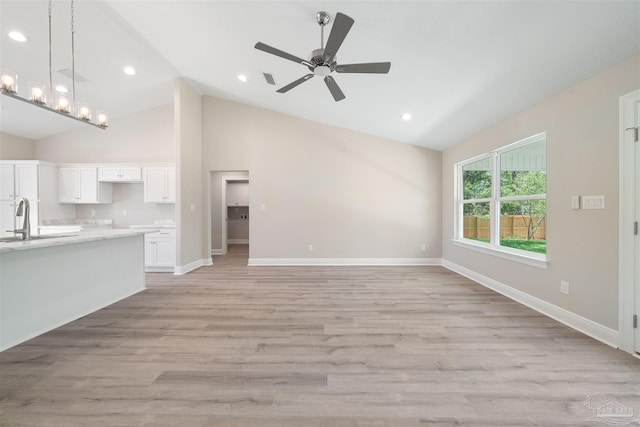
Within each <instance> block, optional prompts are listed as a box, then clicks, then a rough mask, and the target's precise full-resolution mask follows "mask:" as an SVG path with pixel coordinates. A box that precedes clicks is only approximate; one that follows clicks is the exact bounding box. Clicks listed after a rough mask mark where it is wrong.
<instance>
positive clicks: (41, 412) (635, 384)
mask: <svg viewBox="0 0 640 427" xmlns="http://www.w3.org/2000/svg"><path fill="white" fill-rule="evenodd" d="M247 256H248V253H247V250H246V246H243V245H231V246H230V253H229V254H228V255H225V256H220V257H215V259H214V265H213V266H210V267H203V268H200V269H198V270H196V271H194V272H192V273H190V274H188V275H185V276H173V275H170V274H159V273H152V274H148V275H147V286H148V289H147V290H146V291H144V292H142V293H139V294H137V295H134V296H132V297H130V298H127V299H126V300H123V301H120V302H118V303H116V304H114V305H112V306H109V307H107V308H105V309H103V310H100V311H98V312H95V313H93V314H91V315H89V316H86V317H84V318H81V319H79V320H77V321H75V322H72V323H70V324H68V325H65V326H63V327H61V328H58V329H55V330H53V331H51V332H49V333H46V334H44V335H41V336H40V337H37V338H35V339H32V340H30V341H28V342H26V343H23V344H21V345H18V346H16V347H14V348H12V349H9V350H7V351H5V352H2V353H0V425H1V426H67V427H68V426H145V427H151V426H154V427H168V426H201V427H211V426H225V427H241V426H242V427H253V426H260V427H269V426H278V427H289V426H292V427H293V426H295V427H300V426H309V427H316V426H318V427H319V426H322V427H327V426H329V427H331V426H335V427H359V426H367V427H368V426H380V427H385V426H387V427H417V426H459V425H465V426H478V427H480V426H492V427H496V426H513V427H517V426H582V425H585V426H586V425H594V422H593V421H590V420H589V418H590V417H592V416H593V415H594V412H593V411H594V410H593V408H592V407H589V404H588V402H587V399H588V396H589V395H590V394H592V393H602V395H603V396H606V398H608V399H610V400H612V401H615V402H616V403H618V404H620V405H622V406H624V407H626V408H629V409H632V410H633V412H634V413H635V414H636V418H637V416H638V415H640V360H638V359H635V358H634V357H632V356H630V355H628V354H626V353H624V352H621V351H619V350H616V349H613V348H610V347H608V346H606V345H604V344H601V343H599V342H596V341H594V340H593V339H591V338H589V337H586V336H584V335H582V334H581V333H579V332H576V331H574V330H572V329H569V328H567V327H565V326H563V325H561V324H559V323H557V322H556V321H554V320H552V319H549V318H547V317H544V316H542V315H540V314H538V313H536V312H533V311H532V310H530V309H528V308H527V307H524V306H522V305H520V304H517V303H515V302H513V301H511V300H508V299H507V298H505V297H503V296H501V295H499V294H496V293H495V292H492V291H490V290H488V289H486V288H484V287H482V286H480V285H478V284H476V283H474V282H472V281H470V280H469V279H466V278H464V277H462V276H459V275H457V274H455V273H453V272H451V271H449V270H446V269H444V268H441V267H409V266H408V267H251V268H250V267H247V266H246V262H247Z"/></svg>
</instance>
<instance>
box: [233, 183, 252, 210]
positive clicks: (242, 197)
mask: <svg viewBox="0 0 640 427" xmlns="http://www.w3.org/2000/svg"><path fill="white" fill-rule="evenodd" d="M236 192H237V197H238V206H249V184H237V189H236Z"/></svg>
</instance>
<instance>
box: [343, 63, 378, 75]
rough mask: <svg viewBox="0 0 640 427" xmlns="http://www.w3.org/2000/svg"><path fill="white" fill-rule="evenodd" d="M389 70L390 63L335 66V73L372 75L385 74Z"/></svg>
mask: <svg viewBox="0 0 640 427" xmlns="http://www.w3.org/2000/svg"><path fill="white" fill-rule="evenodd" d="M390 68H391V62H369V63H365V64H344V65H336V69H335V71H336V73H374V74H386V73H388V72H389V69H390Z"/></svg>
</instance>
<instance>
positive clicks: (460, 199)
mask: <svg viewBox="0 0 640 427" xmlns="http://www.w3.org/2000/svg"><path fill="white" fill-rule="evenodd" d="M546 139H547V135H546V132H541V133H539V134H536V135H533V136H530V137H529V138H525V139H523V140H520V141H517V142H514V143H512V144H509V145H506V146H504V147H501V148H498V149H496V150H493V151H490V152H488V153H483V154H481V155H479V156H475V157H473V158H470V159H467V160H464V161H462V162H459V163H456V165H455V166H454V183H455V184H454V185H455V209H454V215H455V219H454V227H455V230H454V239H453V243H454V244H455V245H457V246H462V247H465V248H468V249H472V250H476V251H480V252H483V253H487V254H490V255H493V256H497V257H500V258H505V259H508V260H511V261H517V262H520V263H523V264H527V265H531V266H534V267H538V268H544V269H546V268H547V266H548V264H549V259H548V256H547V254H539V253H536V252H530V251H524V250H521V249H516V248H510V247H508V246H501V245H500V203H503V202H514V201H522V200H546V199H547V195H546V193H545V194H536V195H525V196H509V197H503V196H501V195H500V155H501V154H502V153H505V152H507V151H511V150H514V149H517V148H520V147H524V146H527V145H530V144H534V143H536V142H540V141H545V142H546ZM484 159H490V164H491V197H489V198H481V199H467V200H465V199H464V187H463V178H462V177H463V167H464V166H466V165H468V164H471V163H474V162H477V161H479V160H484ZM467 203H489V212H490V213H489V232H490V236H489V243H485V242H481V241H478V240H473V239H467V238H465V237H463V236H464V215H463V212H464V205H465V204H467Z"/></svg>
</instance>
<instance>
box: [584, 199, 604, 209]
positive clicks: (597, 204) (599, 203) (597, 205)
mask: <svg viewBox="0 0 640 427" xmlns="http://www.w3.org/2000/svg"><path fill="white" fill-rule="evenodd" d="M582 209H604V196H582Z"/></svg>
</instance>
